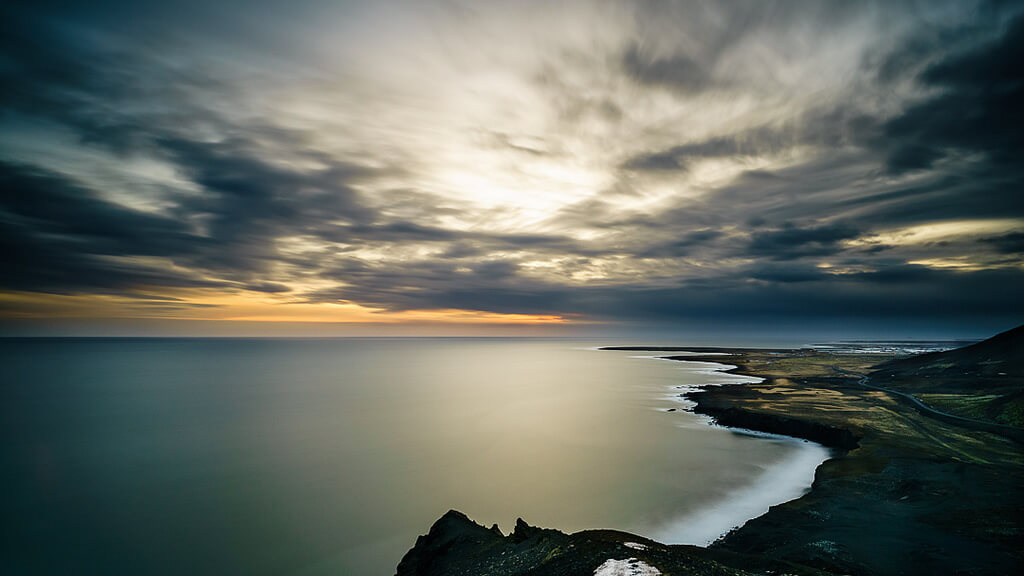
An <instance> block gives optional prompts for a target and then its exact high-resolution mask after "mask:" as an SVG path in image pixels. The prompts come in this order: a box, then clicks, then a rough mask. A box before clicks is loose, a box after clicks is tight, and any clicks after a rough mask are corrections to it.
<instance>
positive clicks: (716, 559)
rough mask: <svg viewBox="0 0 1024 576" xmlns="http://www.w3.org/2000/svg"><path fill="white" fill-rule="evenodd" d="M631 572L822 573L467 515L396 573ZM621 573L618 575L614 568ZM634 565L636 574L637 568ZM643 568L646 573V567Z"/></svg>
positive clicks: (448, 521) (442, 522)
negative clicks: (508, 528) (487, 523)
mask: <svg viewBox="0 0 1024 576" xmlns="http://www.w3.org/2000/svg"><path fill="white" fill-rule="evenodd" d="M619 567H622V568H623V570H626V569H628V570H630V571H628V572H623V573H626V574H630V573H634V572H635V573H637V574H642V573H644V570H646V573H649V574H655V573H660V574H674V575H687V574H689V575H695V576H704V575H711V574H715V575H744V574H764V573H776V574H781V573H789V574H805V575H811V574H821V573H820V572H817V571H815V570H812V569H809V568H804V567H801V566H797V565H794V564H789V563H785V562H777V561H773V560H769V559H766V558H762V557H756V556H745V555H742V554H735V553H732V552H727V551H718V550H708V549H704V548H697V547H695V546H666V545H664V544H659V543H658V542H654V541H653V540H648V539H647V538H643V537H640V536H635V535H632V534H627V533H625V532H617V531H614V530H587V531H583V532H577V533H575V534H565V533H563V532H559V531H558V530H549V529H545V528H538V527H536V526H530V525H529V524H527V523H526V522H525V521H524V520H522V519H519V520H517V521H516V525H515V529H514V530H513V531H512V533H511V534H509V535H508V536H505V535H503V534H502V533H501V531H500V530H498V528H497V526H492V527H491V528H485V527H484V526H482V525H480V524H477V523H476V522H473V521H472V520H470V519H469V518H468V517H466V515H465V514H462V513H461V512H457V511H455V510H449V511H448V512H447V513H446V514H445V515H444V516H442V517H441V518H440V519H439V520H438V521H437V522H435V523H434V525H433V526H431V528H430V531H429V532H428V533H427V534H425V535H423V536H420V537H419V538H417V540H416V545H415V546H414V547H413V548H412V550H409V552H407V553H406V555H405V557H404V558H402V561H401V562H400V563H399V564H398V571H397V576H479V575H483V574H487V575H490V576H569V575H573V576H575V575H590V574H594V573H595V572H596V571H599V570H601V569H603V570H604V572H600V573H601V574H604V573H609V574H611V573H619V572H615V570H618V568H619ZM612 568H615V570H612ZM634 568H635V570H634ZM641 568H642V569H643V570H641Z"/></svg>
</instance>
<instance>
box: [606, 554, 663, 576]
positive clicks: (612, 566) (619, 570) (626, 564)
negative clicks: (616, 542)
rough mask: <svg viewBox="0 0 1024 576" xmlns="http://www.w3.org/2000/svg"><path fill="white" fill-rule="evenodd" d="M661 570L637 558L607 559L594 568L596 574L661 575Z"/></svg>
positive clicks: (618, 575) (607, 575)
mask: <svg viewBox="0 0 1024 576" xmlns="http://www.w3.org/2000/svg"><path fill="white" fill-rule="evenodd" d="M660 574H661V570H658V569H657V568H655V567H654V566H651V565H649V564H645V563H644V562H642V561H640V560H637V559H636V558H627V559H626V560H611V559H609V560H606V561H605V563H604V564H601V565H600V566H598V567H597V570H594V576H659V575H660Z"/></svg>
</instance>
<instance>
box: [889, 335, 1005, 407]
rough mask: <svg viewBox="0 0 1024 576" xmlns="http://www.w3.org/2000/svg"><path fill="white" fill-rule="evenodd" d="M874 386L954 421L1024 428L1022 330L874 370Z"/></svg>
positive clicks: (896, 361)
mask: <svg viewBox="0 0 1024 576" xmlns="http://www.w3.org/2000/svg"><path fill="white" fill-rule="evenodd" d="M874 369H875V371H874V372H872V373H871V374H870V382H871V383H872V384H875V385H878V386H882V387H885V388H889V389H893V390H900V391H903V392H908V393H912V394H913V395H914V396H915V397H916V398H917V399H919V400H920V401H921V402H923V403H924V404H926V405H928V406H929V407H932V408H934V409H936V410H941V411H943V412H947V413H949V414H954V415H956V416H962V417H966V418H973V419H977V420H982V421H987V422H993V423H997V424H1004V425H1011V426H1024V326H1018V327H1016V328H1014V329H1012V330H1007V331H1006V332H1002V333H1000V334H997V335H995V336H993V337H991V338H989V339H988V340H984V341H982V342H978V343H977V344H972V345H970V346H964V347H963V348H957V349H956V350H947V351H945V352H931V353H928V354H921V355H919V356H911V357H909V358H900V359H897V360H890V361H888V362H883V363H882V364H879V365H877V366H874Z"/></svg>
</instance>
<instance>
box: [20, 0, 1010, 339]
mask: <svg viewBox="0 0 1024 576" xmlns="http://www.w3.org/2000/svg"><path fill="white" fill-rule="evenodd" d="M993 6H995V5H993ZM1000 6H1001V5H1000ZM1000 6H995V7H989V8H986V10H985V11H983V12H985V14H982V15H980V13H976V12H975V11H972V10H970V9H968V8H965V7H963V6H962V5H961V4H960V3H956V2H950V3H948V4H947V5H945V6H944V8H943V9H942V10H934V11H929V14H930V16H929V18H928V19H927V22H926V20H925V19H924V18H923V17H922V15H921V14H920V13H919V12H918V11H917V9H916V8H915V7H914V6H913V5H912V4H909V3H878V4H877V5H872V6H863V5H861V4H856V3H851V4H844V5H842V6H837V5H834V4H827V5H826V4H822V3H818V2H809V3H786V4H784V5H778V4H774V3H763V4H758V5H757V6H751V5H750V4H749V3H732V2H715V3H700V2H681V3H677V4H673V5H671V6H667V5H665V4H664V3H644V2H641V3H624V4H621V5H617V4H615V3H602V4H585V5H571V6H567V7H565V8H564V13H562V12H558V11H555V12H552V11H550V10H552V9H551V8H550V7H549V6H547V5H546V4H542V3H538V4H530V5H523V6H517V7H515V8H510V7H507V6H506V7H502V6H501V5H499V4H488V3H483V4H479V5H478V6H474V10H473V11H471V12H472V13H471V14H470V12H468V11H467V12H462V11H460V12H458V15H457V16H456V15H454V14H455V13H454V12H453V11H452V9H451V8H450V7H439V8H437V10H436V12H431V14H432V17H431V19H430V20H423V22H427V23H428V24H423V22H421V21H420V20H416V19H415V18H413V20H416V22H417V24H416V25H415V26H410V25H409V23H408V22H406V21H405V20H403V18H404V16H408V15H401V14H396V13H392V12H388V11H386V10H381V9H378V8H377V7H375V6H366V7H364V8H361V9H360V10H357V11H355V12H350V11H347V10H349V8H348V7H347V6H340V5H339V6H337V7H323V6H317V5H314V4H309V5H306V4H303V5H302V6H300V7H299V8H296V9H295V10H294V13H291V9H290V8H286V7H285V6H284V4H278V3H275V2H270V1H268V2H267V3H266V5H265V6H262V8H265V9H266V10H267V11H268V13H273V14H278V15H282V17H281V18H280V22H274V26H269V25H266V24H265V23H264V24H260V23H259V22H255V23H253V22H248V23H247V22H245V21H241V20H240V21H233V20H231V18H229V17H227V16H225V15H224V14H230V13H232V10H233V9H224V14H221V15H220V16H217V15H216V14H217V13H219V12H220V11H219V10H212V9H210V8H209V7H204V6H203V5H202V3H189V4H187V5H186V6H185V8H184V9H183V13H182V14H180V15H171V14H169V13H165V12H163V11H162V9H159V8H158V7H151V6H148V5H145V6H143V5H138V6H135V5H134V4H133V3H125V4H121V5H118V6H114V7H110V6H106V5H105V6H102V7H98V8H96V9H95V10H84V9H81V10H77V9H76V10H71V9H70V8H68V9H67V10H65V9H63V8H62V9H61V10H60V11H56V10H57V9H56V8H54V7H53V6H51V5H49V4H45V3H43V4H39V5H38V6H34V7H9V6H5V7H4V8H3V10H4V13H3V16H4V18H2V19H0V22H2V23H0V85H2V88H0V128H6V129H7V130H0V132H4V133H5V134H0V145H2V146H0V184H2V187H0V244H2V248H3V254H2V255H0V258H2V259H3V265H4V267H5V270H8V271H9V272H8V273H7V274H5V275H4V277H3V278H2V279H0V287H2V288H3V289H6V290H18V291H25V292H29V293H32V292H40V293H43V292H59V293H74V294H79V295H84V296H88V295H108V294H117V295H119V296H121V297H123V298H135V299H138V300H139V301H140V302H143V301H145V302H151V303H152V306H161V307H164V308H167V309H171V308H172V307H173V308H176V309H177V308H180V309H185V308H187V307H189V306H191V305H194V304H198V303H196V302H190V301H188V299H187V297H185V296H182V294H181V293H182V291H184V290H188V289H195V288H201V289H208V290H211V291H218V292H223V293H235V292H241V291H250V292H254V293H256V294H255V295H252V296H253V297H257V298H260V299H263V300H273V299H277V300H280V301H282V302H283V301H288V302H306V303H326V302H330V303H338V302H345V303H356V304H360V305H363V306H367V307H372V308H379V309H383V310H385V311H389V312H395V311H404V310H420V309H428V310H431V309H432V310H438V309H453V308H455V309H471V310H481V311H488V312H497V313H514V314H559V315H560V314H572V315H580V316H578V317H582V318H587V319H614V320H616V321H618V320H638V321H645V322H647V321H654V320H657V319H671V320H673V321H681V320H683V319H686V318H690V317H704V318H712V317H715V316H716V315H719V316H722V317H727V316H731V317H736V316H741V315H758V316H766V315H776V316H779V315H781V316H789V317H794V318H802V317H807V318H810V317H825V316H828V317H831V316H833V315H842V314H846V315H860V314H869V315H877V316H883V315H886V314H892V315H894V316H895V317H900V316H907V315H919V316H920V315H928V314H936V315H942V314H948V315H962V316H965V317H966V316H972V317H973V316H979V315H981V316H983V315H988V316H989V317H994V318H998V317H1002V316H1004V315H1017V316H1020V315H1021V312H1022V310H1021V305H1020V304H1019V303H1017V301H1016V300H1014V299H1013V298H1011V293H1012V292H1013V290H1012V288H1013V287H1014V286H1019V285H1020V281H1021V278H1020V272H1019V269H1020V266H1019V262H1020V258H1019V257H1020V254H1021V248H1020V244H1021V241H1020V237H1019V236H1020V234H1019V233H1018V232H1017V231H1016V230H1011V231H1008V232H1006V233H999V234H996V233H995V232H993V231H991V230H990V231H988V232H986V234H988V236H986V237H981V238H976V237H972V238H968V239H962V240H949V241H941V242H940V241H936V242H918V243H908V242H905V243H899V242H893V243H882V242H879V241H872V239H876V240H877V239H878V238H879V237H880V235H884V234H885V233H886V232H887V231H892V230H903V229H908V228H912V227H915V226H929V225H933V224H935V223H943V222H946V223H949V222H953V223H956V222H959V221H963V220H968V219H970V220H979V221H985V220H991V219H1004V220H1011V221H1012V220H1013V219H1016V218H1024V196H1022V195H1021V194H1020V193H1019V183H1020V182H1021V181H1022V179H1024V166H1021V165H1020V163H1019V162H1018V161H1017V159H1018V158H1019V157H1020V152H1021V141H1020V139H1021V135H1020V133H1019V130H1015V128H1016V126H1017V125H1018V124H1022V123H1024V122H1020V120H1021V119H1020V118H1019V116H1020V112H1019V110H1018V108H1019V106H1017V104H1016V103H1017V102H1019V101H1021V100H1024V98H1021V96H1022V95H1021V94H1020V91H1021V87H1022V86H1024V79H1022V76H1021V64H1020V63H1021V62H1024V55H1022V54H1021V47H1022V42H1021V38H1024V23H1022V22H1024V17H1021V16H1019V15H1018V16H1015V15H1014V10H1015V9H1014V7H1012V6H1008V7H1000ZM250 10H251V8H250ZM334 10H337V11H340V12H335V11H334ZM410 10H412V11H411V12H410V13H409V14H412V15H419V12H416V11H415V10H418V8H417V9H413V8H412V7H410ZM932 12H934V14H932ZM339 14H341V15H343V16H345V17H344V18H342V17H340V16H339ZM993 14H994V15H993ZM57 15H60V16H61V18H57V17H56V16H57ZM129 15H130V17H131V19H132V20H133V21H138V22H139V26H138V27H134V26H133V27H125V26H123V24H124V22H125V19H128V18H129ZM200 16H203V17H200ZM206 16H209V18H206ZM285 16H287V17H285ZM314 16H315V17H314ZM409 17H410V18H412V17H411V16H409ZM229 20H230V21H229ZM243 20H246V19H243ZM257 20H260V19H257ZM883 20H884V21H885V22H891V23H892V24H893V26H892V28H891V29H889V28H887V29H886V30H891V31H890V32H885V33H884V34H883V33H881V32H879V31H878V30H879V27H878V26H877V24H878V23H879V21H883ZM200 21H201V22H215V23H216V26H214V25H213V24H210V25H209V26H210V28H217V29H221V30H223V32H222V33H218V34H213V33H211V29H210V28H207V25H206V24H202V23H200ZM169 22H173V23H175V25H174V26H170V25H169V24H168V23H169ZM932 22H937V23H935V24H932ZM367 23H373V24H374V25H373V26H369V25H368V24H367ZM538 23H539V24H538ZM993 23H999V25H998V26H993V25H992V24H993ZM277 24H280V26H278V25H277ZM267 28H273V29H271V30H268V29H267ZM367 30H373V33H372V34H368V33H367ZM421 31H422V32H423V33H422V34H421V33H420V32H421ZM427 31H429V32H430V33H427ZM456 32H457V33H456ZM524 39H527V40H524ZM325 47H326V48H325ZM481 135H483V136H481ZM911 262H918V263H919V264H910V263H911ZM950 263H952V264H955V265H956V266H953V265H952V264H950ZM943 265H946V266H947V267H946V268H942V266H943ZM143 298H145V299H147V300H143ZM155 298H162V299H159V300H156V299H155ZM1018 300H1019V299H1018ZM140 305H141V304H140ZM574 317H576V316H574Z"/></svg>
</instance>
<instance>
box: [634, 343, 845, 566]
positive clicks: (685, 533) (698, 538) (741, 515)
mask: <svg viewBox="0 0 1024 576" xmlns="http://www.w3.org/2000/svg"><path fill="white" fill-rule="evenodd" d="M698 355H699V354H698V353H694V358H696V357H697V356H698ZM714 355H715V356H716V357H718V358H721V357H723V356H728V354H726V353H718V354H714ZM636 358H650V359H654V360H669V361H673V362H680V363H683V364H690V365H699V366H696V367H695V369H691V371H692V372H693V373H695V374H702V375H708V376H715V375H728V376H733V377H742V379H740V380H738V381H735V382H709V383H706V384H700V385H693V386H690V385H685V386H671V389H672V390H674V391H677V390H682V393H678V394H674V395H673V396H671V397H670V398H671V400H673V401H676V402H680V401H682V402H686V403H689V404H690V405H688V406H684V407H682V408H681V410H683V411H685V412H686V413H689V414H694V415H698V416H706V418H701V419H700V421H701V423H702V424H704V425H707V426H713V427H717V428H724V429H727V430H729V431H731V432H733V433H736V434H745V435H752V436H759V437H761V438H763V439H764V440H765V441H775V442H785V443H787V444H791V445H792V447H793V450H794V452H793V453H792V454H791V455H789V457H787V458H786V459H783V460H780V461H779V462H776V463H775V464H774V465H772V466H770V467H767V468H766V469H764V470H763V471H762V472H761V473H760V474H759V475H757V476H756V477H753V478H751V480H750V482H749V483H748V484H747V485H745V486H742V487H739V488H737V489H735V490H733V491H731V492H730V493H728V494H726V495H725V496H723V497H722V498H721V499H720V500H718V501H716V502H714V503H711V504H709V505H708V506H705V507H703V508H700V509H698V510H695V511H693V512H690V513H687V514H684V515H682V516H679V517H677V518H675V519H673V520H671V521H669V522H667V523H665V524H664V525H663V526H661V527H659V528H658V529H656V530H654V531H653V532H651V534H650V536H651V538H653V539H654V540H657V541H659V542H664V543H666V544H688V545H694V546H700V547H707V546H710V545H712V544H713V543H715V542H717V541H719V540H721V539H723V538H725V537H726V536H728V535H729V534H730V533H732V532H733V531H735V530H737V529H739V528H741V527H742V526H744V525H745V524H746V523H747V522H750V521H751V520H754V519H756V518H758V517H760V516H762V515H764V514H766V513H767V512H768V511H769V510H771V508H772V507H774V506H778V505H781V504H785V503H787V502H791V501H793V500H796V499H798V498H801V497H803V496H804V495H806V494H807V493H808V492H810V491H811V490H812V489H813V485H814V478H815V476H816V473H817V470H818V468H819V467H820V466H821V465H822V464H824V463H825V462H827V461H829V460H831V459H832V458H835V457H837V456H838V454H837V453H836V450H837V448H838V449H839V450H841V449H842V448H841V447H836V446H829V445H827V444H826V443H823V442H820V441H819V440H818V438H815V437H814V436H816V435H814V434H808V435H807V436H802V435H800V434H791V433H789V432H790V431H791V430H789V429H785V430H783V428H782V427H779V426H771V425H767V424H765V423H763V422H756V421H752V420H749V419H744V418H720V414H718V413H716V411H715V410H708V409H707V408H703V409H702V407H701V402H700V400H699V397H700V396H699V395H700V394H701V393H703V392H705V391H706V390H707V389H708V388H712V387H721V386H739V385H745V384H758V383H761V382H763V381H764V378H761V377H759V376H754V375H752V374H743V373H741V372H738V369H739V366H736V365H733V364H725V363H722V362H717V361H710V360H707V359H706V358H703V356H701V358H700V359H693V358H691V357H688V356H676V357H666V356H636ZM723 359H724V358H723ZM672 410H675V409H674V408H673V409H672ZM723 420H724V421H723Z"/></svg>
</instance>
